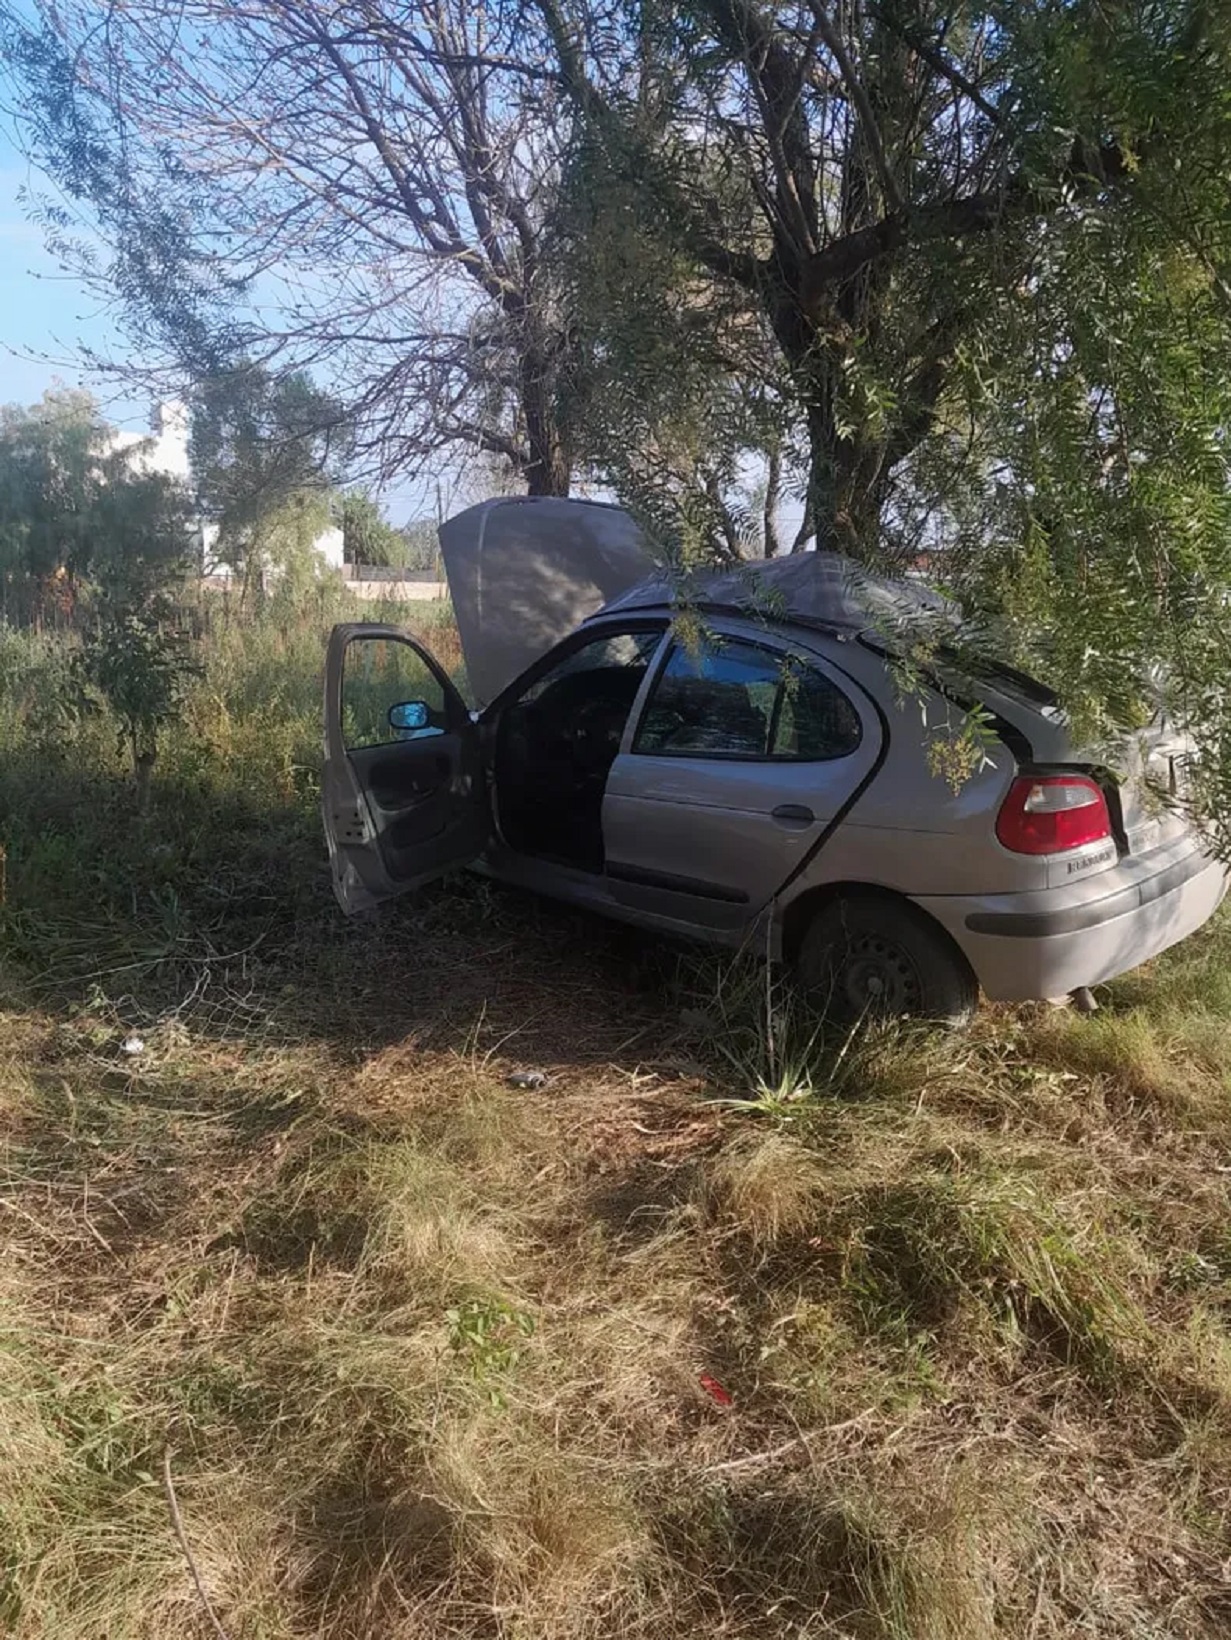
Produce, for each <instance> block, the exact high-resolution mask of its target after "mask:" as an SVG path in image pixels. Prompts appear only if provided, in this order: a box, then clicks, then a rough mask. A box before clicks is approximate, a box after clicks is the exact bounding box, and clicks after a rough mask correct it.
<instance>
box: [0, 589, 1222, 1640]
mask: <svg viewBox="0 0 1231 1640" xmlns="http://www.w3.org/2000/svg"><path fill="white" fill-rule="evenodd" d="M354 613H355V612H354V611H353V610H350V609H347V608H346V607H345V606H344V605H342V604H339V603H335V602H333V601H331V597H330V596H323V597H320V596H315V595H314V597H313V598H312V599H311V600H309V601H308V602H307V603H306V604H305V603H303V602H300V603H295V602H294V601H293V600H291V599H289V598H288V599H287V600H284V601H283V602H282V603H281V604H278V603H274V604H272V605H271V606H270V607H269V608H267V609H266V610H265V611H263V612H261V613H260V614H258V615H257V616H256V617H255V618H253V619H251V620H246V621H243V622H241V621H239V620H238V619H237V618H235V617H234V616H233V615H228V613H227V612H226V611H224V610H221V609H216V610H214V612H213V614H212V615H211V618H210V619H209V621H208V622H207V623H205V624H206V633H205V636H204V638H203V640H202V645H201V657H200V658H201V671H200V673H199V675H198V676H197V677H195V678H194V679H193V681H192V683H191V686H190V689H189V692H188V695H187V698H186V701H185V709H184V714H183V718H182V722H181V723H180V724H179V725H177V726H176V727H175V728H174V729H173V730H172V731H171V732H170V733H169V734H168V736H167V738H166V741H165V744H164V746H163V748H162V751H161V754H160V757H159V761H158V765H157V767H156V771H155V787H154V793H153V796H154V802H153V807H152V811H151V814H150V816H149V817H148V818H147V819H145V820H138V819H137V818H136V816H135V815H134V813H133V809H132V801H131V798H132V794H131V792H130V791H129V789H128V776H127V774H126V771H125V766H124V761H123V758H122V757H121V755H120V752H119V750H118V747H117V745H116V735H115V726H114V725H113V724H110V723H109V722H108V721H107V719H106V718H105V717H104V716H101V715H98V716H90V715H83V714H82V713H81V712H80V710H79V702H78V701H77V700H76V698H75V696H74V689H75V678H74V672H73V668H72V665H71V657H70V656H69V654H68V653H67V652H66V650H65V648H64V642H65V640H63V639H48V638H40V637H35V636H31V635H29V634H24V633H12V632H0V829H2V836H3V841H4V842H5V844H6V847H7V855H8V859H7V865H8V883H7V896H6V901H5V904H4V906H3V907H2V908H0V979H2V980H3V982H4V994H3V998H2V1011H0V1129H2V1138H3V1143H2V1144H0V1255H2V1256H0V1628H2V1629H3V1630H4V1632H6V1633H11V1634H13V1635H14V1636H16V1637H17V1640H36V1637H37V1640H43V1637H45V1636H55V1637H56V1640H61V1637H63V1640H99V1637H102V1636H106V1637H107V1640H172V1637H175V1640H180V1637H191V1636H195V1635H206V1634H211V1633H212V1634H215V1635H216V1630H214V1629H212V1628H211V1627H210V1619H209V1617H208V1615H207V1612H206V1607H205V1602H206V1601H208V1604H209V1607H210V1608H211V1609H212V1611H213V1612H214V1614H215V1615H216V1619H217V1621H218V1623H220V1624H221V1625H222V1628H223V1631H224V1632H225V1633H226V1634H227V1635H228V1636H230V1637H231V1640H240V1637H249V1640H258V1637H260V1640H309V1637H313V1640H320V1637H329V1640H361V1637H362V1640H371V1637H375V1636H381V1637H386V1636H389V1637H392V1640H446V1637H448V1640H458V1637H465V1640H555V1637H560V1640H563V1637H565V1636H568V1637H572V1636H581V1637H586V1636H591V1637H594V1640H616V1637H619V1640H684V1637H692V1636H695V1635H698V1634H707V1635H709V1634H712V1635H715V1636H724V1637H728V1640H787V1637H805V1636H806V1637H809V1640H819V1637H832V1640H839V1637H841V1640H993V1637H1000V1636H1009V1637H1012V1640H1060V1637H1062V1636H1069V1635H1073V1634H1089V1635H1099V1636H1105V1637H1113V1636H1114V1637H1124V1640H1128V1637H1130V1636H1133V1637H1137V1636H1144V1635H1150V1636H1155V1637H1168V1640H1172V1637H1174V1640H1214V1637H1216V1636H1221V1635H1224V1634H1225V1633H1226V1632H1227V1629H1228V1625H1229V1623H1231V1601H1229V1598H1228V1582H1227V1576H1226V1570H1225V1568H1226V1566H1227V1564H1228V1558H1229V1557H1231V1515H1229V1510H1231V1331H1229V1329H1228V1316H1229V1315H1231V1233H1229V1232H1228V1229H1227V1218H1228V1215H1227V1208H1228V1201H1227V1177H1228V1175H1227V1172H1226V1169H1227V1167H1228V1165H1229V1157H1231V1029H1229V1027H1228V1023H1227V1021H1228V1012H1227V1010H1228V1007H1231V998H1229V996H1228V992H1227V980H1226V975H1227V973H1228V972H1229V971H1231V965H1229V963H1228V957H1229V956H1231V935H1229V932H1228V929H1227V926H1226V924H1225V923H1220V924H1218V925H1216V926H1215V927H1214V928H1213V929H1211V930H1210V931H1208V932H1207V933H1206V934H1205V935H1204V936H1203V937H1202V938H1200V939H1199V940H1194V941H1192V942H1190V943H1189V944H1188V945H1187V946H1185V947H1183V948H1181V949H1180V950H1179V951H1177V952H1175V953H1173V954H1171V955H1169V956H1168V957H1167V958H1165V959H1163V960H1162V961H1160V962H1158V963H1156V964H1154V965H1152V967H1151V968H1150V969H1149V970H1148V971H1147V972H1146V973H1144V974H1142V975H1136V976H1130V977H1129V978H1128V979H1127V980H1125V981H1124V982H1122V983H1120V984H1119V985H1117V986H1115V987H1111V988H1109V990H1108V991H1107V993H1106V995H1105V997H1104V1003H1105V1006H1104V1010H1103V1012H1102V1013H1101V1014H1100V1015H1098V1016H1096V1017H1095V1018H1093V1019H1084V1018H1080V1017H1077V1016H1073V1015H1069V1014H1066V1013H1056V1012H1054V1011H1051V1010H1047V1009H1032V1008H1023V1009H1018V1010H1007V1009H1001V1010H988V1011H987V1012H985V1014H984V1015H983V1016H982V1017H981V1019H980V1020H979V1021H978V1023H977V1024H976V1026H975V1028H974V1029H973V1030H972V1031H971V1032H970V1033H969V1034H967V1035H966V1036H965V1037H961V1038H957V1039H954V1038H947V1037H946V1038H942V1037H938V1036H935V1035H929V1034H920V1033H906V1032H901V1031H896V1030H892V1029H882V1030H878V1031H874V1032H863V1033H854V1034H849V1035H847V1034H842V1035H838V1036H836V1037H835V1036H831V1035H829V1034H828V1033H826V1032H825V1031H824V1030H823V1029H821V1028H819V1027H818V1026H817V1024H816V1022H815V1021H814V1020H810V1019H807V1018H806V1017H805V1016H804V1015H803V1014H802V1013H800V1012H799V1011H798V1010H797V1009H796V1008H795V1006H794V1004H793V1003H792V1001H791V999H790V995H789V992H788V991H786V990H785V989H784V988H783V987H781V986H780V985H779V984H778V983H777V981H776V980H775V978H774V977H773V976H772V975H770V976H767V975H766V973H765V971H764V970H763V969H761V968H759V967H757V966H755V965H754V966H751V967H748V968H744V967H741V966H739V965H736V966H731V965H729V964H722V963H716V962H713V961H710V960H708V959H698V958H697V957H695V956H693V955H690V954H687V953H681V952H677V951H674V950H672V949H669V948H667V947H664V946H662V945H660V944H656V943H655V942H652V941H648V940H641V941H636V940H632V939H631V938H630V937H629V936H627V935H625V934H621V933H619V932H613V931H609V930H606V929H604V928H602V927H597V926H594V925H592V924H590V923H588V922H586V921H583V920H579V919H578V918H576V917H575V916H573V915H572V914H571V913H566V912H563V911H558V910H552V909H551V908H550V907H548V906H545V905H542V904H539V903H537V902H534V901H530V900H527V899H524V898H521V897H518V896H515V895H513V894H511V893H504V892H501V891H496V890H493V889H492V888H490V887H489V886H488V885H486V884H484V883H482V882H478V881H473V880H464V881H461V882H457V883H453V884H446V885H444V886H442V887H440V888H437V889H431V890H427V891H424V892H423V893H422V894H420V895H419V896H417V897H414V898H412V899H411V900H410V901H408V902H401V903H399V905H398V906H397V907H395V908H393V909H391V910H390V911H389V912H388V913H386V914H383V915H382V916H381V917H379V918H370V919H359V920H357V921H355V922H351V923H345V922H343V921H342V920H341V919H340V917H339V916H338V914H337V913H336V911H335V909H334V907H333V903H332V899H331V896H330V894H329V889H328V882H327V877H326V873H325V869H324V862H323V849H322V844H321V840H320V836H319V830H318V824H319V823H318V819H317V814H316V806H317V778H318V771H319V757H320V723H319V705H318V702H319V673H320V667H321V659H322V654H323V643H324V637H325V634H326V631H327V629H328V626H329V624H330V623H331V621H332V620H333V619H335V618H338V617H339V616H340V615H344V614H345V615H350V614H354ZM361 613H362V614H364V615H370V614H372V612H371V610H370V609H364V610H363V611H361ZM411 619H412V620H413V619H422V614H421V613H419V612H416V613H415V614H414V615H412V616H411ZM432 619H433V620H434V621H438V620H439V619H440V615H439V612H437V611H435V610H433V611H432ZM429 641H430V642H431V643H432V646H433V647H434V648H435V647H437V645H439V646H440V647H441V648H443V649H444V650H445V651H446V653H448V646H449V643H450V635H449V629H448V628H447V626H438V627H436V628H434V630H433V632H432V633H431V634H430V635H429ZM134 1036H135V1037H137V1038H139V1039H140V1046H139V1047H138V1046H137V1044H136V1043H134V1042H133V1041H132V1040H131V1039H132V1038H133V1037H134ZM527 1068H535V1069H541V1070H543V1071H544V1072H545V1073H546V1078H547V1079H546V1083H545V1085H544V1086H542V1087H540V1088H537V1089H536V1090H535V1091H525V1090H523V1089H521V1088H519V1087H517V1086H514V1085H512V1083H511V1081H510V1074H511V1073H512V1072H514V1071H519V1070H525V1069H527ZM168 1472H169V1474H170V1477H171V1494H172V1495H173V1497H174V1501H175V1507H176V1509H177V1511H178V1515H179V1519H180V1524H181V1527H182V1531H183V1540H184V1541H183V1543H181V1541H180V1538H179V1536H178V1535H177V1531H176V1527H175V1523H174V1520H173V1516H172V1507H171V1498H170V1497H169V1496H168V1491H167V1485H166V1474H167V1473H168ZM185 1544H186V1546H187V1552H185V1547H184V1545H185ZM198 1580H199V1584H200V1588H198ZM202 1591H203V1595H204V1598H203V1595H202Z"/></svg>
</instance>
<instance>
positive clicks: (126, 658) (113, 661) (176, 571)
mask: <svg viewBox="0 0 1231 1640" xmlns="http://www.w3.org/2000/svg"><path fill="white" fill-rule="evenodd" d="M141 457H142V448H141V445H140V443H138V444H137V445H136V446H135V447H134V446H132V445H127V446H124V445H120V444H118V443H117V441H116V438H115V435H114V432H113V430H112V429H111V428H109V427H108V426H107V424H106V423H105V422H104V421H103V419H102V417H101V416H100V414H99V412H98V408H97V406H96V405H95V404H94V402H93V400H92V399H91V398H90V397H89V395H88V394H83V393H64V392H54V393H48V394H45V395H44V397H43V399H42V401H41V402H40V403H39V404H38V405H36V406H34V408H33V409H31V410H20V409H17V408H15V407H9V408H7V409H5V410H4V411H3V412H0V552H2V553H3V559H2V560H0V561H2V562H3V572H4V587H5V604H6V614H7V615H8V616H9V617H10V618H11V617H13V616H16V617H17V618H19V619H20V618H25V619H29V618H39V617H41V616H42V615H43V614H44V613H45V611H46V608H47V604H48V600H49V597H55V596H56V595H58V598H57V601H58V602H59V604H60V607H61V609H62V611H63V612H64V614H65V615H66V616H70V617H71V618H72V620H73V622H74V624H75V625H76V626H77V627H78V628H79V630H80V632H81V649H80V651H79V653H78V655H77V663H78V670H79V674H80V679H81V682H82V683H83V684H84V686H85V695H86V698H88V697H89V696H90V695H94V696H97V697H100V698H101V700H102V701H103V702H104V703H105V704H106V705H107V706H108V707H109V708H110V710H111V711H112V712H113V713H114V714H115V716H116V718H117V719H118V721H119V724H120V739H121V743H122V745H123V747H124V749H125V750H126V752H127V753H128V755H129V756H130V758H131V761H132V768H133V775H134V778H135V781H136V787H137V801H138V806H139V808H140V809H142V810H144V808H145V806H146V804H147V802H148V796H149V777H150V771H151V768H152V766H153V763H154V758H155V754H156V750H157V737H158V733H159V730H160V729H161V728H162V726H163V725H164V724H165V723H166V722H167V721H168V720H169V719H170V718H171V717H173V716H174V712H175V707H176V703H177V698H178V692H179V688H180V684H181V682H182V680H183V677H184V675H185V673H186V671H187V670H188V669H189V665H190V663H189V659H188V646H187V643H186V641H185V639H184V637H183V635H182V624H183V623H182V611H181V607H180V601H179V594H180V592H181V589H182V586H183V582H184V580H185V577H186V576H187V574H188V573H189V571H190V569H191V567H192V564H193V561H194V558H195V556H196V549H197V537H196V528H195V524H194V521H193V517H192V508H191V500H190V497H189V495H188V493H187V491H186V490H185V488H184V487H183V486H182V485H181V484H180V483H179V482H178V481H177V480H175V479H174V478H172V477H170V476H168V475H167V474H165V473H159V472H149V471H144V470H143V469H142V464H141Z"/></svg>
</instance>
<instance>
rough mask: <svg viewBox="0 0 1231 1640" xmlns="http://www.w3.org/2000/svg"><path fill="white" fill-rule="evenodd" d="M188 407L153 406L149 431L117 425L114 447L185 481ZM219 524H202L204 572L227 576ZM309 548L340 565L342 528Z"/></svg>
mask: <svg viewBox="0 0 1231 1640" xmlns="http://www.w3.org/2000/svg"><path fill="white" fill-rule="evenodd" d="M188 427H189V420H188V407H187V405H184V404H177V403H175V402H173V401H166V402H164V403H161V404H157V405H155V406H154V410H153V413H152V414H151V416H150V431H149V432H148V433H129V432H125V431H123V430H121V429H120V428H116V429H115V430H114V431H113V432H112V434H111V449H112V450H113V451H117V452H118V451H128V452H130V454H129V462H130V465H131V467H132V469H133V471H134V472H138V473H166V474H167V475H168V476H169V477H171V478H178V479H180V480H182V482H184V483H185V484H189V483H191V481H192V465H191V462H190V460H189V454H188ZM217 543H218V526H217V525H216V524H202V526H201V546H202V554H203V559H204V566H203V567H204V571H205V574H206V575H208V576H210V577H211V578H215V577H221V578H223V579H227V578H229V575H230V570H229V569H228V567H227V566H226V565H224V564H220V563H219V562H218V558H217V554H216V548H217ZM312 550H313V551H314V552H315V553H316V554H317V555H318V557H319V558H320V560H321V565H322V567H323V568H326V569H337V570H340V569H341V568H342V563H343V557H342V531H341V530H340V529H335V528H333V527H331V528H329V529H327V530H322V531H321V533H320V535H318V536H317V537H316V539H315V541H313V543H312Z"/></svg>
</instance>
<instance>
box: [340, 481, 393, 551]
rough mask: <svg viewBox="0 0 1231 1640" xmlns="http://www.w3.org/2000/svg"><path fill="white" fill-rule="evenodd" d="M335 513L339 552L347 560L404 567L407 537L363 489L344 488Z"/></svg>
mask: <svg viewBox="0 0 1231 1640" xmlns="http://www.w3.org/2000/svg"><path fill="white" fill-rule="evenodd" d="M335 517H336V518H337V520H338V522H339V524H340V525H341V527H342V556H343V558H344V559H345V561H346V562H347V563H348V564H387V565H389V566H391V567H393V568H395V569H400V568H402V567H403V565H404V564H405V561H406V539H405V537H404V536H403V535H402V533H401V531H399V530H395V529H394V527H393V525H392V524H390V523H389V521H388V519H387V518H385V516H384V514H383V513H382V512H381V510H380V506H379V504H378V503H377V502H376V501H374V500H373V498H372V497H371V496H370V495H368V494H367V492H366V491H364V490H344V491H343V492H342V494H341V496H340V497H339V498H338V500H337V503H336V505H335Z"/></svg>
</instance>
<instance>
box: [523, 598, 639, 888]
mask: <svg viewBox="0 0 1231 1640" xmlns="http://www.w3.org/2000/svg"><path fill="white" fill-rule="evenodd" d="M660 636H661V634H660V633H659V632H657V631H654V632H637V633H622V634H620V635H619V636H617V637H614V638H610V637H609V638H603V639H600V640H597V641H596V642H595V643H592V644H590V645H587V646H585V647H584V648H582V649H580V650H578V651H575V652H574V653H573V654H572V655H570V656H569V657H568V658H567V659H566V660H565V661H563V662H561V663H560V665H559V666H558V667H556V668H553V669H552V670H551V671H549V672H548V673H547V674H546V675H545V676H544V677H543V678H541V679H539V680H538V681H537V682H536V683H534V684H533V685H531V687H530V688H529V689H527V690H526V692H525V693H524V694H523V695H522V696H521V697H520V698H519V699H518V700H517V701H516V702H514V703H513V704H512V705H511V706H509V707H507V708H506V709H505V710H504V711H503V712H502V713H501V715H500V720H499V724H498V726H497V733H496V756H495V784H496V801H497V810H498V815H499V822H500V829H501V832H502V833H503V835H504V838H505V841H506V842H507V843H508V844H509V846H510V847H511V848H514V849H517V850H518V852H519V853H522V854H533V855H537V856H540V857H542V858H545V859H550V860H556V861H559V862H561V863H562V864H565V865H571V866H576V867H579V868H580V869H581V870H583V871H593V872H600V871H602V869H603V829H602V811H603V793H604V791H605V789H606V786H607V776H608V774H609V773H610V772H611V765H612V764H613V763H614V762H615V760H616V757H617V755H618V754H619V750H620V741H621V739H622V737H623V734H624V725H625V724H626V723H627V721H628V715H629V713H630V712H631V711H632V707H633V702H634V700H635V699H636V696H637V691H638V689H639V688H640V687H641V680H642V678H643V676H644V674H645V669H646V667H647V665H648V664H649V661H650V657H651V656H652V654H653V653H654V650H655V648H656V647H657V645H658V641H659V638H660Z"/></svg>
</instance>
